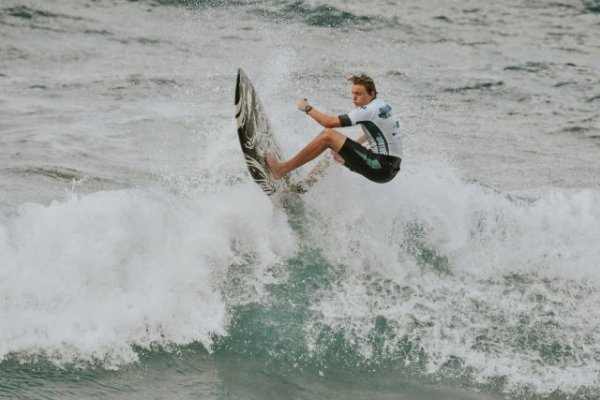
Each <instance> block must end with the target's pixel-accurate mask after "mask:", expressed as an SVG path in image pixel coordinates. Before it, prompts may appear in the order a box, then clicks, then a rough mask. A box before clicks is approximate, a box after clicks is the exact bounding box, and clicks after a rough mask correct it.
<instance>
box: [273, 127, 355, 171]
mask: <svg viewBox="0 0 600 400" xmlns="http://www.w3.org/2000/svg"><path fill="white" fill-rule="evenodd" d="M345 141H346V136H345V135H343V134H341V133H340V132H338V131H335V130H333V129H324V130H323V131H322V132H321V133H319V134H318V135H317V137H315V138H314V139H313V140H312V141H311V142H310V143H309V144H307V145H306V146H305V147H304V148H303V149H302V150H300V152H299V153H298V154H296V155H295V156H294V157H292V158H291V159H290V160H288V161H285V162H279V161H277V160H276V159H275V157H273V156H272V155H271V154H268V155H267V165H268V166H269V169H270V170H271V175H273V178H275V179H281V178H283V177H284V176H285V175H287V174H289V173H290V172H292V171H293V170H295V169H296V168H299V167H301V166H302V165H304V164H306V163H307V162H309V161H311V160H314V159H315V158H317V157H318V156H319V155H320V154H321V153H322V152H324V151H325V150H327V149H331V150H333V151H335V152H336V153H338V152H339V151H340V149H341V148H342V146H343V145H344V142H345Z"/></svg>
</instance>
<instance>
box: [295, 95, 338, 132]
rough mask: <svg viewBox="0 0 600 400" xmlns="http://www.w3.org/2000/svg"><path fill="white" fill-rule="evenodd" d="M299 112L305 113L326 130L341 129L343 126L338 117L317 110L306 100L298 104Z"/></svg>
mask: <svg viewBox="0 0 600 400" xmlns="http://www.w3.org/2000/svg"><path fill="white" fill-rule="evenodd" d="M298 110H300V111H302V112H305V113H306V114H307V115H309V116H310V117H311V118H312V119H314V120H315V121H317V123H319V125H321V126H322V127H324V128H339V127H341V126H342V123H341V122H340V118H339V117H338V116H336V115H330V114H325V113H323V112H321V111H318V110H315V109H314V107H312V106H311V105H310V104H308V101H306V100H305V99H303V100H300V101H299V102H298Z"/></svg>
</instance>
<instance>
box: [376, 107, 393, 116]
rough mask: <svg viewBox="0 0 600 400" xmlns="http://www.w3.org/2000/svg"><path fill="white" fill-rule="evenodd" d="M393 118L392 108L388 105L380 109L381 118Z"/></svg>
mask: <svg viewBox="0 0 600 400" xmlns="http://www.w3.org/2000/svg"><path fill="white" fill-rule="evenodd" d="M391 116H392V107H390V106H388V105H387V104H386V105H385V107H379V115H378V117H379V118H381V119H388V118H389V117H391Z"/></svg>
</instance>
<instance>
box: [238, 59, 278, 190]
mask: <svg viewBox="0 0 600 400" xmlns="http://www.w3.org/2000/svg"><path fill="white" fill-rule="evenodd" d="M235 121H236V125H237V133H238V137H239V139H240V145H241V148H242V153H243V154H244V160H245V161H246V165H247V167H248V171H249V172H250V176H251V177H252V179H253V180H254V182H256V184H257V185H258V186H259V187H260V188H261V189H262V190H263V191H264V192H265V193H266V194H267V195H272V194H274V193H276V192H279V191H283V190H284V189H286V188H287V187H288V186H289V181H288V179H287V177H284V178H283V179H281V180H275V179H273V177H272V176H271V174H270V172H269V169H268V168H267V164H266V161H265V156H266V155H267V154H273V155H275V156H276V157H277V158H279V159H281V151H280V150H279V146H278V145H277V142H276V141H275V136H274V135H273V130H272V129H271V124H270V123H269V119H268V118H267V114H266V113H265V110H264V108H263V106H262V104H261V102H260V100H259V98H258V95H257V94H256V90H255V89H254V86H252V82H250V79H248V76H246V73H245V72H244V71H243V70H242V69H241V68H240V69H238V73H237V82H236V85H235Z"/></svg>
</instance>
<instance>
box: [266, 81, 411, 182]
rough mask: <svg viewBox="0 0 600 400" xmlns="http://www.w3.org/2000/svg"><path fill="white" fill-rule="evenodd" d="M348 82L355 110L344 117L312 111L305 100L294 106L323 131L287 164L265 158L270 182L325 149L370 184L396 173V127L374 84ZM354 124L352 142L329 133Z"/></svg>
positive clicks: (398, 141) (399, 148)
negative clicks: (358, 130)
mask: <svg viewBox="0 0 600 400" xmlns="http://www.w3.org/2000/svg"><path fill="white" fill-rule="evenodd" d="M348 81H350V82H351V83H352V102H353V103H354V106H355V109H354V110H352V111H350V112H349V113H348V114H344V115H340V116H335V115H329V114H325V113H323V112H320V111H317V110H315V109H314V107H312V106H310V105H309V104H308V102H307V101H306V99H304V100H300V101H299V102H298V109H299V110H300V111H303V112H305V113H306V114H308V115H309V116H310V117H312V118H313V119H314V120H315V121H317V122H318V123H319V124H320V125H321V126H323V127H324V128H325V129H324V130H322V131H321V133H319V134H318V135H317V137H316V138H314V139H313V140H312V141H311V142H310V143H309V144H307V145H306V147H304V148H303V149H302V150H300V152H299V153H298V154H296V155H295V156H294V157H292V158H291V159H290V160H288V161H284V162H280V161H278V160H276V159H275V158H274V157H273V156H272V155H270V154H269V155H267V164H268V166H269V169H270V170H271V175H273V178H275V179H281V178H282V177H283V176H285V175H287V174H288V173H290V172H291V171H293V170H295V169H296V168H298V167H300V166H302V165H304V164H306V163H307V162H309V161H311V160H313V159H315V158H316V157H317V156H319V155H320V154H321V153H322V152H324V151H325V150H326V149H331V150H332V151H333V152H334V158H335V159H336V160H337V161H338V162H340V163H342V164H343V165H345V166H346V167H347V168H348V169H350V170H351V171H354V172H356V173H359V174H361V175H363V176H364V177H366V178H367V179H370V180H371V181H374V182H378V183H385V182H389V181H391V180H392V179H393V178H394V177H395V176H396V174H397V173H398V171H400V162H401V158H402V136H401V133H400V125H399V124H398V122H397V121H395V120H394V119H393V118H392V108H391V107H390V106H389V105H387V104H386V103H385V102H384V101H383V100H381V99H378V98H377V90H376V89H375V82H374V81H373V79H372V78H371V77H369V76H367V75H364V74H363V75H360V76H354V75H352V76H350V77H349V78H348ZM357 124H360V126H361V128H362V130H363V135H362V136H360V137H359V138H358V139H357V140H356V141H354V140H352V139H350V138H348V137H347V136H346V135H344V134H342V133H340V132H338V131H336V130H334V129H333V128H339V127H347V126H351V125H357ZM365 141H368V145H369V148H365V147H364V146H362V145H361V144H360V143H364V142H365Z"/></svg>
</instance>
